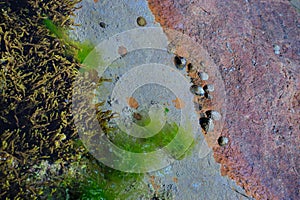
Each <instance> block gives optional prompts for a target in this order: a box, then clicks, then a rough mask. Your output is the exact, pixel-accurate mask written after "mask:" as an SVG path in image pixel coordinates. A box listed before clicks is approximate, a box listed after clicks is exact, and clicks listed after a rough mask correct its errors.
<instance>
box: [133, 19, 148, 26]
mask: <svg viewBox="0 0 300 200" xmlns="http://www.w3.org/2000/svg"><path fill="white" fill-rule="evenodd" d="M136 22H137V24H138V25H139V26H146V25H147V21H146V19H145V18H144V17H138V18H137V20H136Z"/></svg>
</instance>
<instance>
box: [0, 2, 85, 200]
mask: <svg viewBox="0 0 300 200" xmlns="http://www.w3.org/2000/svg"><path fill="white" fill-rule="evenodd" d="M78 2H79V1H77V0H74V1H63V0H46V1H38V0H22V1H1V2H0V10H1V12H0V19H1V22H0V64H1V65H0V105H1V107H0V199H37V198H38V197H46V196H49V195H53V196H55V193H57V192H56V191H57V188H58V187H59V185H60V184H61V181H62V180H61V179H63V178H58V177H60V176H61V175H63V174H68V175H72V173H71V172H70V170H71V169H72V166H71V164H70V163H77V164H78V165H79V163H80V162H81V160H82V157H83V156H84V155H87V152H86V150H85V149H84V147H83V146H76V143H75V142H74V141H76V139H77V138H78V134H77V131H76V129H75V127H74V124H73V119H72V113H71V108H70V105H71V102H72V82H73V79H74V77H75V76H76V74H77V73H78V69H79V68H80V67H81V65H80V61H81V59H82V56H81V57H78V56H75V55H72V52H80V51H78V50H76V48H77V49H78V47H76V45H75V46H74V45H73V46H72V45H68V46H66V45H65V42H64V41H63V40H62V38H59V37H57V35H54V34H53V33H52V32H51V31H49V29H48V28H47V27H46V26H45V24H44V20H45V19H46V18H45V16H47V19H49V20H51V23H53V24H55V25H57V27H61V28H62V30H69V29H70V27H71V26H72V25H74V22H73V20H72V18H71V17H70V16H72V15H73V12H74V11H75V10H76V9H77V8H76V7H75V6H76V4H77V3H78ZM48 22H49V21H48ZM66 52H71V53H66ZM73 165H75V164H73ZM71 171H72V170H71ZM70 173H71V174H70ZM50 175H53V176H52V177H49V176H50ZM45 192H48V194H45ZM63 194H66V192H65V191H64V192H62V193H61V195H63Z"/></svg>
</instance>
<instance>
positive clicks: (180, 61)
mask: <svg viewBox="0 0 300 200" xmlns="http://www.w3.org/2000/svg"><path fill="white" fill-rule="evenodd" d="M174 63H175V66H176V67H177V69H184V68H185V67H186V63H187V62H186V59H185V58H183V57H180V56H175V58H174Z"/></svg>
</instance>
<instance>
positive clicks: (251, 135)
mask: <svg viewBox="0 0 300 200" xmlns="http://www.w3.org/2000/svg"><path fill="white" fill-rule="evenodd" d="M149 7H150V9H151V10H152V12H153V14H154V15H155V16H156V21H157V22H159V23H160V24H161V25H162V26H163V27H164V28H166V29H167V28H169V29H175V30H179V31H182V32H184V33H185V34H188V35H189V36H191V37H193V38H194V39H195V40H196V41H197V42H198V43H199V44H200V45H202V47H203V48H204V49H205V50H206V51H207V52H208V53H209V55H210V57H211V58H212V59H213V61H214V63H215V64H216V65H217V66H218V68H219V71H220V73H221V76H222V79H223V81H224V84H225V91H226V98H227V101H226V112H227V114H226V118H225V124H224V128H223V131H222V133H221V135H223V136H226V137H228V138H229V144H228V145H227V146H225V147H220V146H218V145H214V146H213V150H214V157H215V159H216V161H217V162H219V163H221V173H222V174H223V175H228V176H229V177H230V178H232V179H234V180H235V181H236V182H237V183H238V184H239V185H241V186H242V187H244V188H245V190H246V192H247V194H249V195H252V196H253V197H255V198H256V199H294V200H296V199H300V194H299V188H300V158H299V153H300V149H299V147H300V125H299V124H300V81H299V78H300V22H299V19H300V17H299V12H297V10H296V8H294V7H293V6H292V5H291V4H290V2H289V1H283V0H276V1H270V0H267V1H258V0H256V1H254V0H244V1H242V0H233V1H217V0H210V1H207V0H195V1H191V0H178V1H173V0H149Z"/></svg>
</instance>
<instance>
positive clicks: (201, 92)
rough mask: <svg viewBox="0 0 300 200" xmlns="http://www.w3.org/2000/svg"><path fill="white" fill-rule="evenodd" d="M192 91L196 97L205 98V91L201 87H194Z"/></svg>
mask: <svg viewBox="0 0 300 200" xmlns="http://www.w3.org/2000/svg"><path fill="white" fill-rule="evenodd" d="M190 91H191V92H192V93H193V94H195V95H199V96H203V95H204V94H205V91H204V89H203V88H202V87H201V86H198V85H192V86H191V88H190Z"/></svg>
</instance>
